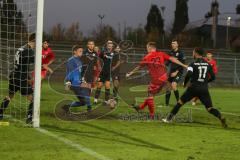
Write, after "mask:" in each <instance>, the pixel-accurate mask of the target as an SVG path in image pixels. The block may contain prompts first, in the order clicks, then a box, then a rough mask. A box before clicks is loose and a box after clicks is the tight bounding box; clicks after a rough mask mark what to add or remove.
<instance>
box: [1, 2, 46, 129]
mask: <svg viewBox="0 0 240 160" xmlns="http://www.w3.org/2000/svg"><path fill="white" fill-rule="evenodd" d="M38 7H41V8H42V9H43V1H38V0H0V31H1V32H0V98H1V109H0V111H1V112H4V114H2V113H0V114H1V115H0V116H1V117H0V118H1V119H3V120H8V119H18V120H21V121H25V120H26V119H27V118H30V117H29V115H28V116H27V113H29V112H34V111H36V112H35V114H34V113H31V114H34V116H35V117H34V118H33V126H35V127H38V126H39V114H38V113H39V102H40V90H39V89H38V88H39V87H38V86H36V87H35V89H34V91H33V89H32V88H31V79H32V77H31V73H32V72H33V71H34V70H35V73H36V74H35V76H36V77H38V75H40V74H37V73H40V71H39V68H41V57H40V56H41V54H38V53H39V51H41V43H42V42H41V41H42V22H41V21H42V18H40V19H39V18H37V16H40V15H41V16H42V12H39V11H38ZM42 9H40V11H42ZM37 21H38V22H37ZM37 24H38V25H37ZM34 34H36V36H35V38H34V36H33V35H34ZM30 41H31V43H30ZM36 42H37V43H36ZM35 53H36V54H35ZM35 55H36V56H35ZM39 55H40V56H39ZM35 79H38V78H35ZM35 81H36V82H35V84H36V83H38V80H35ZM34 96H35V97H34ZM36 96H37V97H36ZM33 99H34V100H33ZM35 101H36V102H35ZM36 106H37V108H35V107H36ZM33 108H35V109H33ZM36 113H37V114H36Z"/></svg>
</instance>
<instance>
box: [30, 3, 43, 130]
mask: <svg viewBox="0 0 240 160" xmlns="http://www.w3.org/2000/svg"><path fill="white" fill-rule="evenodd" d="M43 16H44V0H38V1H37V28H36V53H35V77H34V80H35V82H34V83H35V88H34V100H33V101H34V102H33V106H34V107H33V127H34V128H38V127H40V99H41V66H42V37H43Z"/></svg>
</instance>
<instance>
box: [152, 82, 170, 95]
mask: <svg viewBox="0 0 240 160" xmlns="http://www.w3.org/2000/svg"><path fill="white" fill-rule="evenodd" d="M165 84H166V82H161V83H158V84H154V83H150V84H149V85H148V94H151V95H155V94H157V93H159V92H160V91H161V90H162V89H163V87H164V85H165Z"/></svg>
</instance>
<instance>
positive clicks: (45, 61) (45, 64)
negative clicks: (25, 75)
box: [32, 40, 55, 87]
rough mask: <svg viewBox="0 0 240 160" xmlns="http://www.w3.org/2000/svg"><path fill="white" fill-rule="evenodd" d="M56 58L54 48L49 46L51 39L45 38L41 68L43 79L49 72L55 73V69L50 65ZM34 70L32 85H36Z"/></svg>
mask: <svg viewBox="0 0 240 160" xmlns="http://www.w3.org/2000/svg"><path fill="white" fill-rule="evenodd" d="M54 60H55V54H54V53H53V51H52V49H51V48H50V47H49V40H44V41H43V44H42V70H41V79H42V80H43V79H45V78H46V76H47V72H49V73H53V70H52V69H51V68H50V67H49V65H50V64H52V63H53V62H54ZM34 75H35V73H34V71H33V72H32V86H33V87H34Z"/></svg>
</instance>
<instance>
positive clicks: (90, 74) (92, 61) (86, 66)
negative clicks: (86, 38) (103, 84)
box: [81, 50, 98, 83]
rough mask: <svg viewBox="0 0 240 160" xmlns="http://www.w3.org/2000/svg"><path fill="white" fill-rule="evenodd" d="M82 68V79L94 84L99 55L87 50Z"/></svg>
mask: <svg viewBox="0 0 240 160" xmlns="http://www.w3.org/2000/svg"><path fill="white" fill-rule="evenodd" d="M81 60H82V63H83V66H82V78H83V80H84V81H86V82H87V83H92V82H93V81H94V70H95V69H96V66H97V60H98V57H97V54H96V53H95V52H94V51H93V52H91V51H89V50H86V51H85V52H84V53H83V56H82V57H81Z"/></svg>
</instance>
